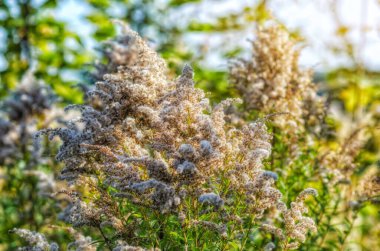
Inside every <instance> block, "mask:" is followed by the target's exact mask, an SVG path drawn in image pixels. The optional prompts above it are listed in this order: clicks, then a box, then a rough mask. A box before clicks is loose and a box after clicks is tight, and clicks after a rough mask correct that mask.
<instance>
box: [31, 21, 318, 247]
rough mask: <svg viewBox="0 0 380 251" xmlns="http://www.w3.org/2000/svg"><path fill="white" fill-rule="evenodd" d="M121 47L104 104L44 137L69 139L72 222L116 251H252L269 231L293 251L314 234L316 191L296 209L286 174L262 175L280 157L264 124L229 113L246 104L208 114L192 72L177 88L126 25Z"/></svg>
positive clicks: (62, 152)
mask: <svg viewBox="0 0 380 251" xmlns="http://www.w3.org/2000/svg"><path fill="white" fill-rule="evenodd" d="M115 43H116V44H117V45H116V44H115ZM112 44H114V46H117V48H123V54H122V55H120V57H125V58H123V60H122V62H123V64H122V65H120V66H118V67H117V71H114V70H112V69H115V67H112V69H111V70H110V71H109V72H108V70H109V69H105V70H106V72H107V73H105V74H104V75H103V80H100V81H98V82H96V88H95V89H94V90H92V91H90V93H88V96H89V97H94V98H97V99H100V100H101V105H100V106H93V105H91V104H92V103H91V102H89V104H87V105H71V106H68V107H67V108H66V110H70V109H77V110H79V111H80V112H81V116H80V117H79V118H78V119H76V120H74V121H72V122H70V123H68V124H67V127H63V128H58V129H47V130H43V131H41V132H40V133H39V134H38V135H37V137H40V136H41V135H42V134H47V135H49V137H50V138H53V137H54V136H59V137H60V138H61V140H62V141H63V143H62V145H61V147H60V149H59V152H58V154H57V156H56V158H57V160H59V161H62V162H63V163H64V168H63V170H62V171H61V178H63V179H65V180H66V181H68V182H69V184H70V185H71V186H70V187H69V188H68V189H67V190H64V191H60V193H63V194H66V195H67V196H68V198H69V199H70V201H71V203H70V204H69V205H68V206H67V207H66V208H65V209H64V211H63V212H62V214H61V218H62V219H63V220H64V221H65V222H67V223H68V224H71V225H72V226H74V227H76V228H78V227H91V228H94V229H97V231H99V233H100V234H101V236H102V238H103V244H102V245H104V246H107V247H108V248H110V249H115V250H119V249H120V248H121V247H120V243H124V244H125V246H136V247H141V248H160V249H164V250H166V249H183V248H184V249H186V250H188V249H189V250H194V249H199V248H201V249H234V248H237V249H245V248H246V247H247V246H252V245H256V244H255V243H262V244H267V243H265V242H266V240H267V237H268V233H272V234H273V237H274V238H275V239H276V243H277V244H278V245H279V246H281V247H283V248H285V249H291V248H294V247H298V245H299V244H300V243H302V242H304V241H305V238H306V235H307V233H308V232H309V231H315V229H316V227H315V224H314V222H313V221H312V220H311V218H308V217H306V216H304V213H306V212H307V209H306V207H305V205H304V204H303V201H304V199H305V198H306V195H309V194H310V195H316V191H315V190H313V189H306V190H305V191H304V192H302V193H300V195H299V196H298V197H297V200H296V201H295V202H292V204H291V208H289V209H288V208H287V206H286V204H285V203H284V202H282V194H281V192H280V191H279V190H278V189H276V187H275V182H276V180H277V179H278V176H277V174H276V173H274V172H271V171H266V170H265V169H264V162H265V159H267V158H268V157H269V156H270V154H271V150H272V146H271V135H270V134H269V133H268V131H267V127H266V125H265V123H264V120H260V119H258V120H256V121H255V122H252V123H247V124H244V125H242V127H241V128H238V127H236V126H234V125H233V124H230V123H228V122H227V119H226V114H225V112H224V110H225V108H226V107H228V106H230V105H231V104H232V103H234V102H239V100H233V99H227V100H224V101H222V102H221V103H220V104H217V105H215V106H211V105H210V102H209V100H208V98H207V97H206V96H205V93H204V92H203V91H202V90H200V89H197V88H195V87H194V80H193V75H194V72H193V70H192V68H191V67H190V66H188V65H186V66H184V68H183V70H182V74H181V76H179V77H178V78H177V79H175V80H171V79H169V77H168V75H167V68H166V64H165V62H164V61H163V60H162V59H161V58H160V57H159V56H158V55H157V54H156V53H155V52H154V51H153V50H152V49H151V48H149V46H148V45H147V44H146V42H145V41H144V40H143V39H142V38H141V37H139V35H138V34H137V33H135V32H134V31H132V30H130V29H128V28H127V27H124V34H123V36H122V37H119V38H117V39H116V40H114V41H113V42H112ZM117 52H118V51H117V50H116V51H113V53H117ZM102 70H103V68H102ZM276 207H277V208H276ZM275 212H277V214H282V218H281V219H282V220H276V216H275V215H276V214H275ZM283 223H284V229H282V224H283ZM272 230H273V231H272ZM200 233H202V234H200ZM124 244H123V245H124ZM120 250H122V249H120ZM127 250H128V249H127Z"/></svg>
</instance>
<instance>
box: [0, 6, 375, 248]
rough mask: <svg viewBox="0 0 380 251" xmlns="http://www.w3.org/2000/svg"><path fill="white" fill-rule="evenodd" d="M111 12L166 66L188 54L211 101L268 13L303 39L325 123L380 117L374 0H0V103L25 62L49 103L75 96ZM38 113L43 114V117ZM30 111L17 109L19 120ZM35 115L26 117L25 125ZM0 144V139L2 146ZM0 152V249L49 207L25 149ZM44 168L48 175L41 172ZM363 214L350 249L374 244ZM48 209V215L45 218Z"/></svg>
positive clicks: (97, 56) (42, 222) (41, 222)
mask: <svg viewBox="0 0 380 251" xmlns="http://www.w3.org/2000/svg"><path fill="white" fill-rule="evenodd" d="M114 19H119V20H122V21H125V22H126V23H128V24H129V26H131V27H132V28H133V29H134V30H136V31H138V32H139V33H140V34H141V35H142V36H143V37H144V38H145V39H146V40H148V41H149V42H150V44H151V45H152V46H153V47H154V48H155V49H156V50H157V51H158V52H159V53H160V54H161V55H162V56H163V57H164V58H165V59H166V60H167V62H168V63H169V66H170V69H171V70H172V73H173V76H175V75H176V74H178V73H179V72H180V69H181V68H182V66H183V65H184V63H190V64H191V65H192V66H193V67H194V69H195V73H196V75H195V79H196V82H197V86H198V87H200V88H202V89H204V90H206V91H208V92H210V93H211V94H210V95H211V100H212V101H214V102H217V101H220V100H221V99H224V98H225V97H227V96H228V97H229V96H234V95H236V94H235V93H234V91H233V90H231V88H230V86H229V85H228V64H229V62H230V60H231V59H232V58H234V57H244V56H245V55H248V54H249V51H250V42H249V41H250V40H253V39H255V37H254V32H253V31H254V30H255V29H256V28H257V27H258V26H259V25H260V24H264V23H265V22H267V21H268V20H272V21H273V20H275V22H277V23H278V24H280V25H281V26H283V27H284V28H285V29H287V30H288V31H289V32H290V33H291V35H292V37H293V38H294V39H296V40H298V41H299V46H300V47H303V49H302V54H301V56H300V65H301V67H303V68H305V69H311V70H313V72H314V79H315V82H316V83H317V85H318V90H319V93H320V95H324V96H325V97H327V100H328V102H329V104H330V110H331V114H332V115H333V116H334V120H333V121H334V122H331V123H332V124H333V125H331V126H333V127H337V128H340V129H341V130H340V132H341V133H342V134H344V132H347V131H350V130H352V129H353V128H354V127H355V126H356V125H360V124H363V123H366V122H367V120H368V119H369V117H368V114H371V118H377V119H379V117H380V57H379V51H380V1H377V0H360V1H359V0H286V1H285V0H251V1H250V0H182V1H181V0H150V1H149V0H130V1H129V0H61V1H59V0H0V100H1V102H2V107H1V109H2V112H1V113H2V114H3V113H5V111H6V110H7V109H8V108H9V107H10V106H11V105H10V103H9V102H8V101H9V98H10V97H13V98H14V97H15V93H14V92H15V90H17V88H19V86H20V85H21V83H22V82H23V81H24V82H25V81H28V79H27V78H26V76H27V75H28V73H30V72H33V75H34V78H35V79H37V80H38V81H41V82H44V83H45V84H46V85H48V86H50V87H51V90H52V91H53V92H54V93H56V95H57V98H56V100H55V102H56V105H55V106H56V109H58V110H59V109H61V108H62V107H64V105H65V104H69V103H78V104H79V103H82V102H83V99H84V97H83V92H82V90H81V89H83V88H87V87H88V86H91V85H92V84H94V81H93V78H92V76H91V74H90V73H91V71H92V70H93V69H94V66H93V63H94V62H95V61H96V60H98V61H102V60H104V55H103V54H102V53H100V50H99V48H101V46H102V45H101V42H102V41H106V40H107V39H110V38H112V37H113V36H114V35H115V34H116V32H117V31H116V28H115V26H114V24H113V23H112V20H114ZM16 96H17V95H16ZM7 100H8V101H7ZM20 100H22V95H21V96H20ZM7 106H8V107H7ZM58 113H59V112H58ZM39 120H43V121H44V123H45V122H46V117H44V118H41V117H39V118H38V121H39ZM31 121H32V120H27V119H25V118H24V117H23V118H22V123H25V127H26V125H28V124H30V123H31ZM33 121H35V120H33ZM22 123H21V122H17V125H21V124H22ZM33 123H34V122H33ZM44 123H42V122H41V123H40V122H38V123H35V124H34V125H36V126H35V127H36V128H35V129H40V128H43V127H44V126H46V123H45V124H44ZM4 128H5V126H4ZM378 128H380V125H379V126H378V127H374V130H372V131H371V135H372V137H371V140H369V141H368V142H367V143H366V146H365V147H366V149H367V151H366V154H365V156H364V157H363V158H364V160H363V163H364V164H363V165H362V166H361V167H362V169H361V171H362V172H363V173H364V172H365V170H367V169H368V168H372V169H374V170H376V169H377V170H378V169H379V163H378V161H377V159H378V156H379V152H378V146H379V142H380V131H379V130H378ZM1 130H3V132H5V129H1V127H0V131H1ZM20 130H21V131H19V132H25V133H26V132H28V130H26V129H25V130H24V129H20ZM23 130H24V131H23ZM4 135H5V133H4V134H3V136H2V134H1V133H0V136H2V137H5V136H4ZM26 141H27V143H25V142H26ZM26 141H25V142H24V143H25V144H26V145H30V144H32V143H31V142H30V141H28V140H26ZM19 143H20V145H22V144H21V141H20V142H19ZM1 144H2V145H0V148H1V147H3V149H7V147H9V146H7V145H6V144H5V143H4V142H3V143H1ZM51 147H52V149H53V148H54V147H56V146H55V145H54V143H53V146H51ZM53 152H54V151H53V150H51V151H47V152H45V153H44V156H45V157H46V156H53ZM0 158H3V159H2V160H0V169H1V171H0V176H1V177H0V191H1V196H0V203H1V205H0V250H8V249H10V250H12V249H14V248H15V247H16V246H17V245H19V243H20V241H19V239H18V238H17V237H15V236H12V235H10V234H8V230H9V229H11V228H13V227H26V228H28V229H33V230H36V231H38V230H40V229H41V228H43V227H44V226H46V223H48V224H49V223H52V222H54V217H53V215H55V213H56V212H59V208H58V207H55V206H51V202H49V199H48V198H45V199H37V197H36V196H37V193H38V186H39V184H40V182H38V179H36V178H35V177H34V176H32V175H29V174H28V173H30V170H29V169H30V168H29V167H30V165H31V159H32V157H31V154H30V153H28V151H27V150H25V149H24V151H22V154H21V155H18V157H17V158H16V161H11V162H9V161H5V155H0ZM52 167H53V168H52ZM37 169H38V170H40V171H41V170H42V171H46V172H47V173H49V174H50V175H54V174H55V173H56V172H57V170H58V169H59V164H58V163H51V162H44V163H40V164H38V168H37ZM26 170H28V172H26ZM45 178H46V182H47V183H48V181H49V177H45ZM55 211H56V212H55ZM365 214H368V215H370V217H369V218H365V217H364V218H363V219H362V222H361V223H362V224H358V226H356V227H357V232H354V234H353V235H354V236H355V235H356V236H359V237H358V238H359V239H360V240H359V241H357V242H358V243H359V244H357V243H356V244H355V245H353V247H352V248H353V249H355V250H374V249H373V248H374V246H373V245H375V246H376V245H378V244H379V243H378V242H374V240H376V239H377V240H378V239H380V229H378V228H379V225H377V226H375V225H371V224H374V223H376V221H374V222H372V223H371V220H368V219H372V218H371V217H374V218H375V219H377V220H378V217H379V215H378V211H377V210H376V209H374V208H369V209H367V211H365ZM49 217H52V220H51V222H46V219H48V218H49ZM377 222H378V221H377ZM374 228H377V231H375V232H371V234H372V235H373V234H374V236H372V237H371V238H369V237H368V234H366V233H367V232H368V231H369V229H371V231H372V230H373V229H374ZM366 231H367V232H366ZM368 233H369V232H368ZM53 235H54V236H55V238H56V240H58V241H59V240H64V239H65V238H67V236H66V234H65V233H61V232H59V231H57V232H56V233H54V234H53ZM367 237H368V238H367ZM367 239H368V240H367ZM371 247H372V249H371ZM377 247H379V246H377Z"/></svg>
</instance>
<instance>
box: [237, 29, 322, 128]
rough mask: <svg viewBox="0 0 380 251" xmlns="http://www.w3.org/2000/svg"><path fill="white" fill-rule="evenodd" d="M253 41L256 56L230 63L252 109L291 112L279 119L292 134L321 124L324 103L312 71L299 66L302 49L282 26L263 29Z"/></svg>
mask: <svg viewBox="0 0 380 251" xmlns="http://www.w3.org/2000/svg"><path fill="white" fill-rule="evenodd" d="M256 35H257V37H256V39H255V40H254V41H253V42H252V50H253V52H252V58H251V59H250V60H243V59H240V60H236V61H234V62H232V64H231V66H230V80H231V83H232V84H233V86H234V87H235V88H236V89H237V90H238V92H239V93H240V95H241V96H242V97H243V100H244V103H245V105H246V107H247V108H248V109H255V110H258V111H260V112H262V113H264V114H272V113H284V112H285V113H288V114H289V115H290V116H277V117H276V118H275V122H276V123H277V125H279V126H280V127H281V128H282V129H285V128H287V129H288V130H287V132H288V133H294V132H298V131H303V128H304V127H305V126H306V127H316V126H320V124H321V121H322V119H323V114H324V104H323V101H322V99H321V98H320V97H318V96H317V94H316V90H315V88H316V87H315V84H314V83H312V78H311V73H310V72H309V71H304V70H301V69H300V68H299V67H298V57H299V54H300V51H299V49H297V48H296V46H295V45H296V43H295V42H294V41H292V40H291V39H290V37H289V34H288V33H287V32H286V31H285V30H283V29H281V28H280V27H279V26H276V25H272V26H269V27H267V28H260V29H259V30H258V32H257V33H256Z"/></svg>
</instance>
